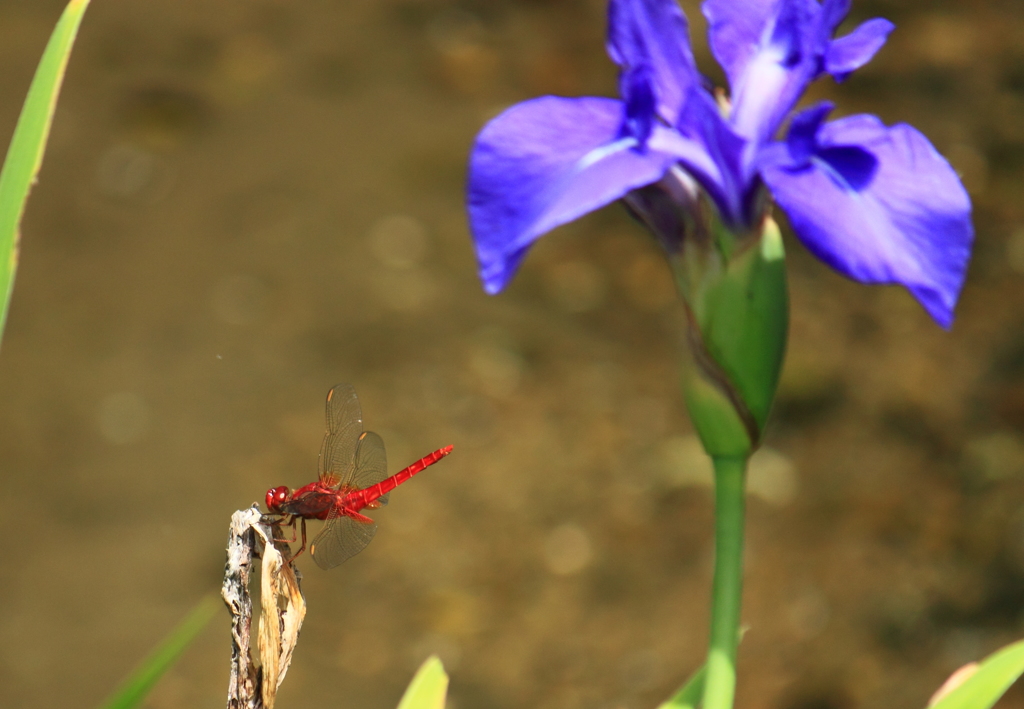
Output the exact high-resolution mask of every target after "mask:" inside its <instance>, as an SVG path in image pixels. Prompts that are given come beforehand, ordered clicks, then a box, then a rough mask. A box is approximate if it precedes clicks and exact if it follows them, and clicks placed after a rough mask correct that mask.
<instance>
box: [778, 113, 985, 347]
mask: <svg viewBox="0 0 1024 709" xmlns="http://www.w3.org/2000/svg"><path fill="white" fill-rule="evenodd" d="M787 152H788V151H787ZM774 154H775V155H782V154H783V153H782V152H781V151H776V152H775V153H774ZM761 174H762V176H763V178H764V180H765V182H766V183H767V184H768V186H769V187H770V189H771V191H772V194H773V195H774V196H775V200H776V202H777V203H778V204H779V206H781V207H782V208H783V209H784V210H785V211H786V213H787V215H788V216H789V220H790V223H791V224H792V225H793V229H794V231H795V232H796V234H797V236H799V237H800V239H801V240H802V241H803V242H804V244H806V245H807V247H808V248H809V249H810V250H811V251H812V252H813V253H814V254H815V255H817V256H818V257H819V258H821V259H822V260H823V261H825V262H826V263H828V264H829V265H830V266H832V267H833V268H835V269H836V270H837V271H839V272H840V273H843V274H844V275H846V276H849V277H850V278H853V279H854V280H857V281H861V282H864V283H895V284H900V285H903V286H905V287H906V288H907V289H908V290H909V291H910V292H911V293H912V294H913V295H914V297H915V298H917V300H918V301H919V302H920V303H921V305H922V306H924V308H925V310H927V311H928V313H929V314H930V315H931V316H932V318H933V319H934V320H935V321H936V322H937V323H939V325H941V326H943V327H946V328H948V327H950V326H951V324H952V322H953V308H954V306H955V304H956V300H957V297H958V295H959V293H960V289H961V288H962V286H963V282H964V278H965V276H966V270H967V263H968V261H969V260H970V250H971V243H972V241H973V238H974V233H973V227H972V226H971V220H970V210H971V205H970V199H969V197H968V196H967V192H966V191H965V190H964V188H963V186H962V185H961V184H960V180H959V179H958V178H957V175H956V173H955V172H954V171H953V169H952V168H951V167H950V165H949V163H947V162H946V160H945V159H944V158H943V157H942V156H941V155H939V153H938V152H937V151H936V150H935V148H934V147H933V146H932V145H931V143H929V142H928V139H927V138H925V137H924V136H923V135H922V134H921V133H919V132H918V131H917V130H915V129H914V128H912V127H910V126H908V125H903V124H900V125H895V126H892V127H886V126H885V125H884V124H882V122H881V121H880V120H878V119H877V118H875V117H874V116H867V115H859V116H851V117H848V118H844V119H841V120H838V121H834V122H831V123H827V124H825V125H824V126H823V127H822V129H821V131H820V133H819V134H818V145H817V148H816V150H815V154H814V156H813V157H811V158H810V160H808V161H807V162H805V163H804V164H803V166H798V165H796V164H794V163H790V164H786V162H784V161H782V160H779V161H777V162H776V163H774V164H769V165H764V166H763V167H762V171H761Z"/></svg>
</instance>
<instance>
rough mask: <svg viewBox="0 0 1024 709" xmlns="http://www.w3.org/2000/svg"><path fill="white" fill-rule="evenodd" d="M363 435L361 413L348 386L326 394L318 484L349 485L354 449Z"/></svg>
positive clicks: (351, 389) (335, 388)
mask: <svg viewBox="0 0 1024 709" xmlns="http://www.w3.org/2000/svg"><path fill="white" fill-rule="evenodd" d="M362 432H363V412H362V409H361V408H360V407H359V399H358V398H357V397H356V390H355V388H354V387H353V386H352V385H351V384H338V385H336V386H334V387H332V388H331V390H330V391H329V392H327V434H326V435H325V436H324V443H323V445H322V446H321V447H320V463H319V468H320V480H321V481H323V482H325V483H327V484H328V485H330V486H331V487H338V486H339V485H345V484H349V483H350V482H351V481H352V474H353V473H354V472H355V458H356V447H357V446H358V445H359V434H360V433H362Z"/></svg>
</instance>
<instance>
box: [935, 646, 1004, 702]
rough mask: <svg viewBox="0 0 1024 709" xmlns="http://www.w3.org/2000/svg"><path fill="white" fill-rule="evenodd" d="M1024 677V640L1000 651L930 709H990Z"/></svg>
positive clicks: (986, 659) (982, 663)
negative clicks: (1019, 678) (1023, 675)
mask: <svg viewBox="0 0 1024 709" xmlns="http://www.w3.org/2000/svg"><path fill="white" fill-rule="evenodd" d="M1022 673H1024V640H1019V641H1017V642H1015V643H1013V644H1012V645H1007V646H1006V647H1004V648H1002V649H1001V650H997V651H996V652H994V653H992V654H991V655H989V656H988V657H986V658H985V659H984V660H982V662H981V665H980V666H979V667H978V669H977V671H976V672H975V673H974V674H972V675H971V676H970V677H968V678H967V679H966V680H964V683H963V684H961V685H960V686H959V687H957V688H956V689H954V690H952V691H951V692H950V693H949V694H947V695H946V696H944V697H943V698H942V699H940V700H939V701H938V702H936V703H935V704H933V705H931V708H930V709H988V708H989V707H991V706H992V705H993V704H995V703H996V702H997V701H998V700H999V698H1000V697H1001V696H1003V694H1004V693H1005V692H1006V690H1007V689H1009V688H1010V685H1011V684H1013V683H1014V682H1015V681H1017V678H1018V677H1020V676H1021V674H1022Z"/></svg>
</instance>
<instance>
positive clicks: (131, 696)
mask: <svg viewBox="0 0 1024 709" xmlns="http://www.w3.org/2000/svg"><path fill="white" fill-rule="evenodd" d="M220 605H221V604H220V599H219V598H217V597H216V596H207V597H205V598H204V599H203V600H201V601H200V602H199V604H198V605H197V606H196V607H195V608H193V609H192V611H191V612H190V613H189V614H188V615H187V616H185V619H184V620H182V621H181V623H179V624H178V627H176V628H175V629H174V630H172V631H171V634H170V635H168V636H167V637H166V638H164V640H163V641H162V642H161V643H160V644H159V645H158V646H157V647H156V649H155V650H153V652H152V653H151V654H150V655H149V657H147V658H146V659H145V660H144V661H143V662H142V664H141V665H139V667H138V669H136V670H135V671H134V672H133V673H132V674H131V675H129V676H128V678H127V679H126V680H125V681H124V682H122V683H121V686H120V687H118V688H117V690H116V691H115V692H114V693H113V695H111V697H110V698H109V699H108V700H107V701H106V702H104V703H103V704H102V705H101V709H132V707H136V706H138V705H139V704H140V703H141V702H142V700H143V699H145V698H146V695H147V694H149V691H150V690H151V689H152V688H153V685H155V684H156V682H157V680H158V679H160V677H162V676H163V674H164V673H165V672H166V671H167V670H168V669H170V667H171V666H172V665H173V664H174V663H175V662H176V661H177V660H178V657H180V656H181V653H183V652H184V651H185V648H187V647H188V646H189V645H190V644H191V643H192V641H193V640H194V639H195V638H196V636H197V635H199V632H200V631H201V630H202V629H203V628H205V627H206V624H207V623H209V622H210V620H211V619H212V618H213V616H214V614H215V613H216V612H217V609H218V608H219V607H220Z"/></svg>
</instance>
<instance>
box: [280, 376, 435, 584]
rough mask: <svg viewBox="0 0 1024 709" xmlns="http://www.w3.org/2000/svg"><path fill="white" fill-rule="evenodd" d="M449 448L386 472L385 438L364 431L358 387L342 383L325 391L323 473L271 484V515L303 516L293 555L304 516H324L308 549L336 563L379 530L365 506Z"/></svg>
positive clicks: (381, 500)
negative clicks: (300, 481)
mask: <svg viewBox="0 0 1024 709" xmlns="http://www.w3.org/2000/svg"><path fill="white" fill-rule="evenodd" d="M451 452H452V447H451V446H446V447H445V448H440V449H438V450H436V451H434V452H433V453H431V454H430V455H425V456H423V457H422V458H420V459H419V460H417V461H416V462H415V463H413V464H412V465H410V466H409V467H407V468H403V469H402V470H399V471H398V472H397V473H395V474H394V475H392V476H391V477H388V463H387V456H386V455H385V453H384V441H382V440H381V438H380V436H378V435H377V434H376V433H374V432H372V431H363V414H362V411H361V410H360V408H359V399H358V398H356V390H355V389H354V388H353V387H352V385H351V384H339V385H337V386H335V387H334V388H332V389H331V390H330V391H329V392H327V434H326V435H325V436H324V443H323V446H321V448H320V464H319V469H320V479H319V480H317V481H316V482H312V483H309V484H308V485H303V486H302V487H300V488H299V489H298V490H295V491H292V490H290V489H289V488H287V487H284V486H281V487H273V488H270V489H269V490H267V509H268V510H270V512H269V513H268V516H277V517H278V522H282V523H283V524H284V525H285V526H291V527H292V528H293V529H294V527H295V523H296V521H301V522H302V546H301V547H299V551H298V552H296V553H295V555H294V556H293V557H292V560H294V559H295V557H297V556H298V555H299V554H301V553H302V552H303V550H304V549H305V548H306V520H307V519H322V520H326V521H327V526H326V527H324V529H323V531H321V532H320V534H318V535H317V537H316V539H314V540H313V544H312V545H311V546H310V548H309V549H310V553H312V555H313V561H315V562H316V563H317V565H318V566H320V568H322V569H330V568H333V567H335V566H337V565H338V564H340V563H342V562H343V561H346V560H348V559H350V558H352V557H353V556H355V555H356V554H358V553H359V552H361V551H362V550H363V549H365V548H366V545H367V544H369V543H370V540H371V539H373V535H374V534H375V533H376V532H377V524H376V522H374V521H373V520H372V519H370V518H369V517H366V516H365V515H362V514H360V511H361V510H363V509H364V508H369V509H374V508H376V507H380V506H382V505H386V504H387V503H388V493H389V492H391V491H392V490H394V489H395V488H396V487H398V486H399V485H401V484H402V483H404V482H405V481H406V480H408V479H409V478H411V477H412V476H413V475H415V474H416V473H418V472H420V471H422V470H424V469H426V468H428V467H429V466H431V465H433V464H434V463H436V462H437V461H439V460H441V458H444V457H445V456H446V455H448V454H449V453H451ZM293 539H294V538H293Z"/></svg>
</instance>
